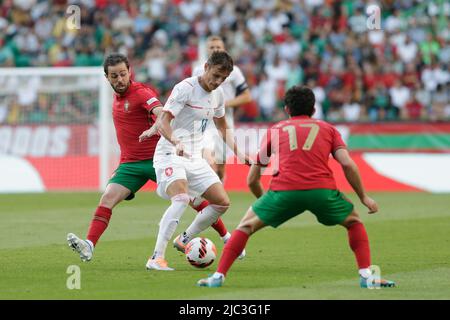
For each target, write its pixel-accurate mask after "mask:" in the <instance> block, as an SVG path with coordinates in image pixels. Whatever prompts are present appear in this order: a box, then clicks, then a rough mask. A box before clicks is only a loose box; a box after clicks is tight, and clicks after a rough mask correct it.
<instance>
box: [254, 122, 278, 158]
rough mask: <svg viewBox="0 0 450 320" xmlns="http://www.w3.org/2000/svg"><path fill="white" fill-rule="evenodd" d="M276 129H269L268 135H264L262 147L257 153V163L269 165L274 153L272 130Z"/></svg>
mask: <svg viewBox="0 0 450 320" xmlns="http://www.w3.org/2000/svg"><path fill="white" fill-rule="evenodd" d="M273 130H274V129H272V128H269V129H267V133H266V135H265V136H264V137H263V139H262V142H261V147H260V148H259V151H258V154H257V155H256V164H258V165H260V166H263V167H267V166H268V165H269V162H270V156H271V155H272V134H273V133H272V131H273Z"/></svg>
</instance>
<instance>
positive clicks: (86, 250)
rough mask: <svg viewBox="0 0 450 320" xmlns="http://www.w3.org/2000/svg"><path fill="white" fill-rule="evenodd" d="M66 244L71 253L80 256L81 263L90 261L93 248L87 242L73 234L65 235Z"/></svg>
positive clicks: (90, 243)
mask: <svg viewBox="0 0 450 320" xmlns="http://www.w3.org/2000/svg"><path fill="white" fill-rule="evenodd" d="M67 243H68V244H69V247H70V248H72V250H73V251H76V252H78V253H79V254H80V258H81V261H84V262H87V261H91V259H92V255H93V253H94V246H93V244H92V242H90V241H89V240H82V239H80V238H78V237H77V236H76V235H74V234H73V233H69V234H67Z"/></svg>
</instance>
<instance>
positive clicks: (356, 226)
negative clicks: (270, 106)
mask: <svg viewBox="0 0 450 320" xmlns="http://www.w3.org/2000/svg"><path fill="white" fill-rule="evenodd" d="M314 102H315V98H314V93H313V92H312V90H311V89H309V88H307V87H304V86H294V87H292V88H291V89H289V90H288V91H287V92H286V96H285V111H286V112H287V113H288V114H289V116H290V119H288V120H285V121H281V122H279V123H277V124H275V125H274V126H273V127H272V128H270V129H269V130H268V134H267V135H266V138H265V139H263V143H262V145H261V149H260V151H259V153H258V156H257V162H256V164H254V165H253V166H252V167H251V169H250V172H249V176H248V183H249V187H250V190H251V191H252V193H253V194H254V195H255V196H256V197H257V198H259V199H258V200H257V201H256V202H255V203H253V205H252V206H251V207H250V208H249V209H248V211H247V213H246V214H245V216H244V217H243V218H242V220H241V222H240V223H239V225H238V227H237V229H236V230H235V231H234V232H233V234H232V235H231V238H230V239H229V240H228V242H227V244H226V245H225V248H224V250H223V253H222V256H221V258H220V261H219V265H218V269H217V271H216V272H215V273H214V274H213V275H212V276H210V277H209V278H205V279H201V280H200V281H198V283H197V284H198V285H199V286H205V287H220V286H222V284H223V282H224V280H225V275H226V274H227V272H228V270H229V269H230V267H231V265H232V264H233V262H234V261H235V260H236V258H237V256H238V254H239V253H240V252H241V251H242V250H243V248H244V247H245V245H246V243H247V240H248V238H249V237H250V236H251V235H252V234H253V233H255V232H256V231H258V230H260V229H261V228H263V227H265V226H267V225H270V226H272V227H274V228H276V227H278V226H279V225H281V224H282V223H284V222H286V221H287V220H289V219H291V218H293V217H295V216H297V215H299V214H301V213H303V212H304V211H306V210H308V211H310V212H312V213H313V214H314V215H315V216H316V218H317V220H318V221H319V222H320V223H322V224H324V225H326V226H334V225H338V224H339V225H342V226H343V227H345V228H346V229H347V232H348V239H349V244H350V248H351V249H352V251H353V253H354V255H355V257H356V261H357V265H358V268H359V275H360V286H361V287H363V288H367V287H376V286H378V287H393V286H395V284H394V282H392V281H388V280H384V279H380V278H376V277H374V276H373V274H372V272H371V269H370V266H371V261H370V249H369V239H368V237H367V233H366V230H365V228H364V225H363V223H362V221H361V219H360V218H359V215H358V214H357V212H356V211H355V210H354V206H353V204H352V203H351V202H350V201H349V200H348V199H347V198H345V196H344V195H343V194H342V193H341V192H339V190H337V188H336V182H335V180H334V178H333V174H332V171H331V170H330V168H329V167H328V160H329V156H330V155H332V156H333V157H334V158H335V159H336V160H337V161H338V162H339V164H340V165H341V166H342V169H343V171H344V173H345V176H346V178H347V180H348V182H349V183H350V185H351V186H352V188H353V189H354V191H355V192H356V194H357V195H358V197H359V199H360V200H361V202H362V204H363V205H365V206H366V207H367V208H368V209H369V213H375V212H377V211H378V205H377V203H376V202H375V201H374V200H373V199H372V198H370V197H369V196H368V195H367V194H366V192H365V191H364V188H363V185H362V182H361V177H360V175H359V171H358V168H357V166H356V164H355V163H354V162H353V160H352V159H351V157H350V155H349V153H348V151H347V149H346V145H345V143H344V142H343V141H342V138H341V136H340V134H339V132H338V131H337V129H336V128H335V127H333V126H332V125H331V124H328V123H326V122H324V121H320V120H315V119H312V118H311V116H312V115H313V113H314ZM271 155H272V156H274V158H278V160H279V165H278V168H276V169H275V170H274V175H273V178H272V181H271V183H270V187H269V191H268V192H267V193H265V194H264V195H263V193H264V191H263V189H262V186H261V183H260V177H261V167H264V166H266V165H268V163H269V158H270V156H271Z"/></svg>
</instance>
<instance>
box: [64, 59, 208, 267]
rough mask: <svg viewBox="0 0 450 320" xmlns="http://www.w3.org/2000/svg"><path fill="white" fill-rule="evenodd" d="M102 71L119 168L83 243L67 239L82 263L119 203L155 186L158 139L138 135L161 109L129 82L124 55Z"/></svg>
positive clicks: (141, 87) (149, 95)
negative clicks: (108, 86)
mask: <svg viewBox="0 0 450 320" xmlns="http://www.w3.org/2000/svg"><path fill="white" fill-rule="evenodd" d="M103 67H104V71H105V77H106V78H107V79H108V81H109V83H110V84H111V87H112V88H113V90H114V92H115V93H114V100H113V108H112V114H113V121H114V127H115V129H116V135H117V141H118V143H119V146H120V150H121V154H120V164H119V166H118V168H117V169H116V170H115V171H114V174H113V175H112V177H111V179H110V180H109V182H108V185H107V187H106V190H105V192H104V193H103V195H102V196H101V198H100V203H99V205H98V207H97V209H96V210H95V213H94V217H93V219H92V221H91V224H90V227H89V230H88V232H87V237H86V240H82V239H80V238H79V237H77V236H76V235H75V234H73V233H69V234H68V235H67V241H68V244H69V246H70V247H71V248H72V249H73V250H74V251H76V252H78V253H79V254H80V258H81V260H83V261H90V260H91V259H92V255H93V251H94V247H95V245H96V244H97V242H98V240H99V239H100V237H101V235H102V234H103V232H104V231H105V230H106V228H107V227H108V224H109V221H110V219H111V215H112V210H113V208H114V207H115V206H116V205H117V204H118V203H120V202H121V201H122V200H131V199H133V198H134V194H135V193H136V192H137V191H138V190H139V189H140V188H142V186H143V185H144V184H145V183H147V181H148V180H152V181H155V182H156V173H155V169H154V167H153V155H154V152H155V148H156V144H157V143H158V140H159V138H160V136H159V135H153V136H152V137H150V138H148V139H140V135H141V133H142V132H143V131H146V130H147V129H149V128H150V127H152V125H153V123H154V121H155V120H156V119H155V117H157V116H158V115H159V114H160V112H161V110H162V105H161V103H160V102H159V100H158V98H157V96H156V94H155V93H154V92H153V91H152V90H151V89H150V88H148V87H147V86H145V85H144V84H142V83H139V82H135V81H132V80H131V79H130V65H129V62H128V59H127V57H125V56H124V55H122V54H118V53H113V54H110V55H109V56H108V57H107V58H106V59H105V62H104V64H103ZM200 210H201V208H200ZM159 266H160V267H161V268H162V269H164V267H167V264H165V261H160V263H159Z"/></svg>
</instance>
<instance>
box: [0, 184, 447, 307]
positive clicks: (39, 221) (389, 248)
mask: <svg viewBox="0 0 450 320" xmlns="http://www.w3.org/2000/svg"><path fill="white" fill-rule="evenodd" d="M230 196H231V201H232V205H231V208H230V210H229V211H228V212H227V213H226V215H225V217H224V221H225V223H226V225H227V226H228V228H229V229H230V230H231V229H233V228H235V226H236V225H237V223H238V222H239V220H240V218H241V217H242V215H243V214H244V213H245V211H246V210H247V208H248V207H249V205H250V204H251V203H252V201H253V198H252V196H251V195H250V194H237V193H231V194H230ZM372 196H373V197H374V198H375V199H376V200H377V201H378V202H379V205H380V208H381V210H380V212H379V213H377V214H376V215H368V214H367V213H366V211H365V210H364V208H363V206H362V205H360V204H359V202H357V201H356V198H355V195H352V194H350V195H349V197H350V198H351V199H352V200H353V201H354V203H355V204H356V207H357V209H358V211H359V213H360V214H361V216H362V218H363V221H364V222H365V225H366V228H367V231H368V234H369V238H370V241H371V251H372V263H373V264H376V265H379V266H380V267H381V272H382V276H383V277H385V278H387V279H391V280H394V281H396V283H397V286H398V287H397V288H393V289H380V290H367V289H365V290H364V289H360V288H359V287H358V277H357V273H356V263H355V259H354V256H353V253H352V252H351V251H350V248H349V247H348V243H347V233H346V231H345V229H343V228H342V227H339V226H337V227H324V226H322V225H320V224H318V223H317V222H316V220H315V218H314V216H313V215H312V214H310V213H309V212H306V213H304V214H303V215H301V216H298V217H296V218H294V219H292V220H290V221H289V222H287V223H286V224H284V225H282V226H281V227H279V228H278V229H272V228H266V229H263V230H261V231H260V232H258V233H257V234H255V235H254V236H253V237H252V238H250V241H249V243H248V245H247V257H246V259H245V260H243V261H236V262H235V264H234V265H233V267H232V269H231V271H230V273H229V274H228V277H227V280H226V282H225V286H224V287H222V288H219V289H217V288H214V289H209V288H199V287H196V286H195V283H196V281H197V280H198V279H200V278H202V277H205V276H207V275H208V274H209V273H212V272H213V271H214V270H215V268H216V267H217V261H215V262H214V263H213V265H212V266H210V267H208V268H206V269H195V268H193V267H192V266H190V265H189V264H188V262H187V261H186V260H185V258H184V256H183V255H181V254H180V253H179V252H176V250H175V249H174V248H172V246H171V243H170V244H169V246H168V249H167V256H166V257H167V259H168V261H169V264H170V266H172V267H174V268H175V269H176V271H174V272H156V271H146V270H145V263H146V261H147V258H148V256H149V255H150V254H151V253H152V250H153V247H154V244H155V241H156V235H157V230H158V229H157V228H158V226H157V223H158V221H159V219H160V218H161V215H162V213H163V212H164V210H165V208H166V207H167V205H168V202H166V201H164V200H161V199H160V198H158V197H157V196H156V195H155V194H153V193H138V194H137V197H136V199H134V200H133V201H130V202H123V203H121V204H120V205H119V206H118V207H117V208H116V209H115V210H114V212H113V217H112V219H111V222H110V225H109V228H108V229H107V231H106V232H105V234H104V235H103V237H102V238H101V239H100V242H99V243H98V246H97V248H96V251H95V253H94V258H93V260H92V261H91V262H89V263H82V262H81V261H80V259H79V258H78V256H77V255H76V253H74V252H72V251H71V250H70V249H69V248H68V246H67V244H66V240H65V238H66V234H67V233H68V232H74V233H76V234H77V235H79V236H81V237H84V236H85V233H86V231H87V228H88V225H89V222H90V220H91V217H92V213H93V211H94V209H95V206H96V204H97V203H98V200H99V194H96V193H47V194H23V195H0V221H1V223H0V257H1V258H0V270H1V272H0V278H1V281H0V299H450V289H449V286H448V281H447V280H448V279H450V249H449V248H450V239H449V238H448V230H450V219H449V211H448V210H449V209H448V208H449V204H450V200H449V196H448V195H433V194H426V193H389V194H387V193H377V194H372ZM193 217H194V212H193V210H192V209H190V208H189V209H188V210H187V211H186V212H185V215H184V216H183V218H182V221H181V223H180V226H179V227H178V229H177V232H181V231H182V230H183V229H184V228H185V227H186V226H187V225H188V224H189V223H190V222H191V221H192V219H193ZM176 234H177V233H176ZM203 235H204V236H206V237H208V238H210V239H211V240H212V241H213V242H214V243H215V244H216V246H217V248H218V250H219V253H220V252H221V251H222V247H223V244H222V242H221V240H220V239H219V238H218V235H217V234H216V233H215V231H214V230H212V229H211V230H208V231H207V232H205V233H204V234H203ZM70 265H78V266H79V267H80V269H81V289H80V290H69V289H67V287H66V281H67V279H68V277H69V276H70V274H68V273H66V271H67V268H68V267H69V266H70Z"/></svg>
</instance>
